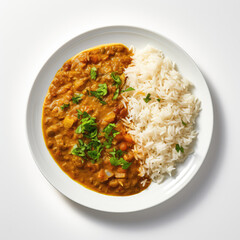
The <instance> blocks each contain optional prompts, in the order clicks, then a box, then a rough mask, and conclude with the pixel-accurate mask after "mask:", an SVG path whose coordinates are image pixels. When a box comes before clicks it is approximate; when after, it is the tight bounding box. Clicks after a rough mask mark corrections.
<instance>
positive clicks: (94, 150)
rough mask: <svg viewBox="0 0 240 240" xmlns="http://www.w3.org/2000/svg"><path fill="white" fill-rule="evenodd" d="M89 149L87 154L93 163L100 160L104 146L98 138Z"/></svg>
mask: <svg viewBox="0 0 240 240" xmlns="http://www.w3.org/2000/svg"><path fill="white" fill-rule="evenodd" d="M88 149H90V150H89V151H88V152H87V154H88V156H89V157H90V158H91V159H92V162H93V163H94V161H97V160H99V158H100V157H101V152H102V150H103V146H102V144H101V142H100V141H99V139H98V138H95V139H93V140H92V141H91V142H90V143H89V144H88Z"/></svg>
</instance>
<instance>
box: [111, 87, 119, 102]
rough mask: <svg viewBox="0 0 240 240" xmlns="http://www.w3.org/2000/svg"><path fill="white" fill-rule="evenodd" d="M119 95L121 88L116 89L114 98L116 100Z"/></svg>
mask: <svg viewBox="0 0 240 240" xmlns="http://www.w3.org/2000/svg"><path fill="white" fill-rule="evenodd" d="M118 95H119V88H118V89H117V90H116V91H115V93H114V95H113V98H112V99H113V100H116V99H117V98H118Z"/></svg>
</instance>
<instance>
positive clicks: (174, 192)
mask: <svg viewBox="0 0 240 240" xmlns="http://www.w3.org/2000/svg"><path fill="white" fill-rule="evenodd" d="M110 29H113V30H122V31H123V29H125V30H127V29H128V30H130V29H131V30H137V31H143V32H145V33H149V34H153V35H156V36H160V37H161V38H163V39H165V40H166V41H168V42H170V43H171V44H172V45H174V46H175V47H176V48H178V49H179V50H180V51H181V52H182V53H183V54H184V55H185V56H186V57H187V58H188V59H189V60H190V61H191V63H192V64H193V65H194V67H195V69H196V70H197V71H198V72H199V74H200V75H201V77H202V79H203V81H204V82H205V84H206V90H207V92H208V95H209V100H210V101H209V102H208V104H209V105H210V108H211V120H212V121H211V126H210V127H211V128H210V129H211V132H210V137H209V139H208V143H207V145H208V146H207V147H206V150H205V152H204V153H203V154H202V161H201V163H200V164H199V165H198V166H197V167H196V168H195V171H194V173H193V175H192V176H191V177H190V178H189V179H188V180H187V181H186V182H184V183H183V184H182V185H181V186H180V187H179V188H178V189H177V190H175V191H173V192H172V193H171V194H170V195H168V196H166V197H165V198H163V199H162V200H161V201H159V202H158V203H155V204H151V205H148V206H144V207H141V208H137V209H133V210H124V211H121V210H120V211H117V210H116V209H114V210H113V209H102V208H99V207H93V206H87V205H85V204H83V203H80V202H78V201H77V200H75V199H73V198H72V197H70V196H68V195H66V194H65V193H63V192H62V191H61V190H60V189H58V188H57V187H56V186H55V185H54V183H52V182H51V181H50V179H48V177H47V176H46V175H47V174H45V173H44V171H43V169H42V168H41V167H40V164H39V163H38V161H37V157H36V156H35V154H34V151H33V147H32V145H31V142H30V137H29V135H30V129H29V128H28V121H29V120H28V115H29V111H30V110H29V109H30V106H29V105H30V103H29V101H30V98H31V96H32V92H33V88H34V86H35V84H36V82H37V79H38V78H39V75H40V74H41V72H42V70H43V69H44V68H45V66H46V65H47V64H48V63H49V61H50V60H51V58H52V57H53V56H54V55H55V54H56V53H57V52H58V51H60V50H61V49H63V48H64V47H66V46H68V45H69V43H71V42H74V41H75V40H76V39H77V38H80V37H81V36H82V37H84V36H86V35H89V34H92V33H94V32H95V33H97V32H98V31H103V32H104V33H106V30H108V31H107V32H109V30H110ZM119 32H120V31H119ZM213 127H214V111H213V102H212V96H211V92H210V89H209V87H208V84H207V82H206V79H205V78H204V76H203V74H202V72H201V71H200V69H199V68H198V66H197V64H196V63H195V61H194V59H193V58H192V57H191V56H190V55H189V54H188V53H187V52H186V51H185V50H184V49H183V48H182V47H180V46H179V45H178V44H177V43H175V42H174V41H172V40H171V39H170V38H168V37H166V36H164V35H162V34H161V33H159V32H156V31H153V30H149V29H146V28H142V27H138V26H133V25H108V26H103V27H97V28H93V29H91V30H88V31H84V32H82V33H80V34H78V35H76V36H75V37H72V38H71V39H69V40H68V41H66V42H65V43H64V44H62V45H61V46H60V47H58V48H57V49H56V50H54V51H53V53H52V54H51V55H50V56H49V57H48V58H47V60H45V61H44V64H43V65H42V66H40V70H39V71H38V73H37V74H36V76H35V78H34V81H33V83H32V85H31V88H30V90H29V92H28V98H27V105H26V109H25V134H26V137H27V143H28V147H29V149H30V152H31V156H32V158H33V159H34V162H35V164H36V165H37V167H38V169H39V170H40V172H41V174H42V175H43V176H44V178H45V179H46V180H47V181H48V182H49V183H50V184H51V185H52V186H53V187H54V188H55V189H56V190H57V191H58V192H60V193H61V194H63V195H64V196H65V197H67V198H68V199H70V200H72V201H73V202H75V203H78V204H80V205H82V206H84V207H87V208H90V209H94V210H98V211H103V212H110V213H127V212H136V211H141V210H145V209H149V208H152V207H154V206H157V205H159V204H161V203H163V202H165V201H167V200H169V199H171V198H172V197H174V196H175V195H176V194H177V193H179V192H180V191H181V190H183V189H184V188H185V187H186V186H187V185H188V184H189V183H190V182H191V181H192V180H193V178H194V177H195V176H196V174H197V173H198V171H199V169H200V168H201V166H202V164H203V162H204V161H205V159H206V156H207V154H208V151H209V148H210V145H211V142H212V136H213ZM98 194H99V193H98Z"/></svg>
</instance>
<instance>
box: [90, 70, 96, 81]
mask: <svg viewBox="0 0 240 240" xmlns="http://www.w3.org/2000/svg"><path fill="white" fill-rule="evenodd" d="M90 76H91V79H93V80H96V78H97V69H96V68H95V67H92V68H91V71H90Z"/></svg>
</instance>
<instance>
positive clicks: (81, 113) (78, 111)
mask: <svg viewBox="0 0 240 240" xmlns="http://www.w3.org/2000/svg"><path fill="white" fill-rule="evenodd" d="M77 113H78V114H77V117H78V119H80V116H81V115H83V112H82V111H80V110H78V109H77Z"/></svg>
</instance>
